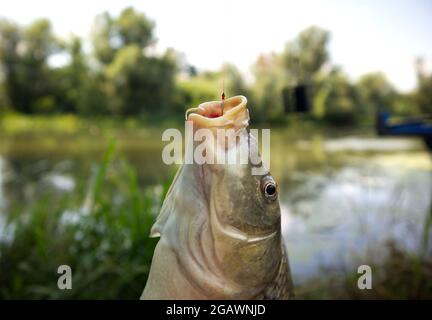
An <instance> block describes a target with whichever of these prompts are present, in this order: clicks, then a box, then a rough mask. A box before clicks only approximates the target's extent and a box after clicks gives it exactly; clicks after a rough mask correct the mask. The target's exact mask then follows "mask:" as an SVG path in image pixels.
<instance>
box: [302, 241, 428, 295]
mask: <svg viewBox="0 0 432 320" xmlns="http://www.w3.org/2000/svg"><path fill="white" fill-rule="evenodd" d="M371 268H372V289H370V290H360V289H358V286H357V281H358V279H359V276H360V275H359V274H357V273H351V274H350V273H344V272H343V271H341V270H323V271H322V276H320V277H316V278H313V279H310V280H308V281H307V282H306V283H303V284H302V285H300V286H298V287H297V288H296V289H297V291H296V294H297V297H298V298H299V299H397V300H400V299H432V257H431V256H430V255H429V256H421V255H418V254H413V253H408V252H406V251H404V250H401V249H400V248H399V247H398V246H397V245H395V244H394V243H388V254H387V256H386V257H385V258H384V259H383V261H381V262H377V263H375V264H374V265H371Z"/></svg>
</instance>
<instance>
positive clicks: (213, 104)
mask: <svg viewBox="0 0 432 320" xmlns="http://www.w3.org/2000/svg"><path fill="white" fill-rule="evenodd" d="M246 104H247V98H246V97H245V96H242V95H238V96H234V97H231V98H228V99H226V100H223V101H209V102H204V103H201V104H200V105H199V106H198V107H196V108H190V109H188V110H186V114H185V118H186V120H191V121H193V122H195V123H198V124H200V125H202V126H210V127H218V126H226V125H228V124H230V123H232V122H233V120H234V119H235V118H237V117H239V116H241V112H242V111H243V112H244V111H246V110H247V109H246ZM214 115H216V116H215V117H214Z"/></svg>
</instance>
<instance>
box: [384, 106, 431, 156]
mask: <svg viewBox="0 0 432 320" xmlns="http://www.w3.org/2000/svg"><path fill="white" fill-rule="evenodd" d="M376 125H377V132H378V135H380V136H409V137H419V138H422V139H423V140H424V142H425V143H426V146H427V147H428V149H429V150H431V151H432V123H431V121H430V120H429V118H428V117H427V116H423V117H421V116H420V117H412V118H405V119H404V120H402V121H399V122H394V121H391V114H390V113H389V112H386V111H380V112H378V114H377V121H376Z"/></svg>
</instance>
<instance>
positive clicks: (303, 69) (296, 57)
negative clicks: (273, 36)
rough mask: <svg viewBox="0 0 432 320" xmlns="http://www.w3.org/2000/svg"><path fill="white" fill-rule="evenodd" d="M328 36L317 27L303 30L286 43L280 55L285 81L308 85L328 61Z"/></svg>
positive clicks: (327, 33)
mask: <svg viewBox="0 0 432 320" xmlns="http://www.w3.org/2000/svg"><path fill="white" fill-rule="evenodd" d="M329 39H330V34H329V32H328V31H326V30H323V29H321V28H319V27H316V26H312V27H309V28H307V29H305V30H303V31H302V32H301V33H300V34H299V35H298V37H297V38H296V39H295V40H294V41H291V42H288V43H287V45H286V47H285V51H284V52H283V53H282V57H281V59H282V62H283V66H284V67H285V72H286V76H287V80H288V81H290V82H291V84H308V83H310V82H311V80H312V79H313V78H314V76H315V75H316V74H317V73H318V72H319V71H320V69H321V68H322V67H323V65H324V64H325V63H326V62H328V60H329V53H328V49H327V45H328V41H329Z"/></svg>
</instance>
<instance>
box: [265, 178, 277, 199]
mask: <svg viewBox="0 0 432 320" xmlns="http://www.w3.org/2000/svg"><path fill="white" fill-rule="evenodd" d="M262 186H263V187H262V191H263V193H264V196H265V197H266V199H268V200H275V199H276V198H277V186H276V182H274V181H273V180H272V179H269V178H267V179H265V180H264V183H263V184H262Z"/></svg>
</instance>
